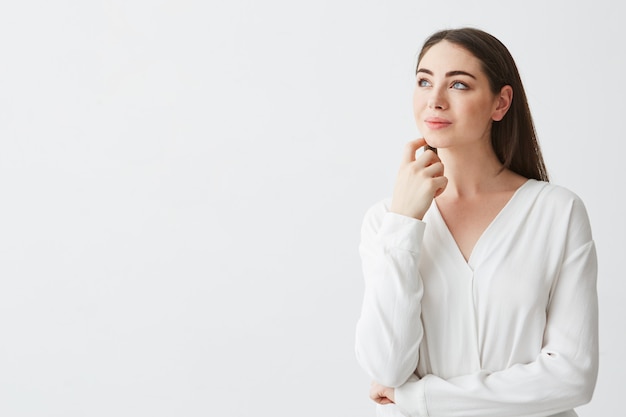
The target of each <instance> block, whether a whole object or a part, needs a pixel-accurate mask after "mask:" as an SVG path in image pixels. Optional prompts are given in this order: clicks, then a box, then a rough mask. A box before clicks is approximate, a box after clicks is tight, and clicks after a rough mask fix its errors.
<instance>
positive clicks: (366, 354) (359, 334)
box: [356, 139, 447, 387]
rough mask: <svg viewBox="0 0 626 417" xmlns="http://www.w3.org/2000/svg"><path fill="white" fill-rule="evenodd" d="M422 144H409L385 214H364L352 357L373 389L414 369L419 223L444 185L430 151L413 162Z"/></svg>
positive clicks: (395, 382) (380, 209) (380, 210)
mask: <svg viewBox="0 0 626 417" xmlns="http://www.w3.org/2000/svg"><path fill="white" fill-rule="evenodd" d="M425 143H426V142H425V141H424V139H418V140H415V141H412V142H409V143H408V144H407V145H406V147H405V150H404V156H403V159H402V163H401V165H400V170H399V172H398V177H397V179H396V184H395V187H394V193H393V198H392V201H391V205H390V208H389V209H388V208H387V207H386V206H384V205H383V204H379V205H377V206H374V207H373V208H372V209H370V210H369V211H368V213H367V214H366V216H365V219H364V221H363V227H362V229H361V245H360V247H359V250H360V254H361V259H362V263H363V275H364V277H365V294H364V297H363V305H362V309H361V317H360V318H359V321H358V323H357V329H356V356H357V359H358V361H359V363H360V364H361V366H362V367H363V369H365V371H366V372H367V373H368V374H369V375H370V376H371V377H372V378H373V379H374V380H375V381H376V382H378V383H380V384H382V385H384V386H388V387H397V386H400V385H401V384H403V383H404V382H406V380H407V379H408V378H409V376H411V375H412V374H413V372H414V371H415V368H416V367H417V362H418V356H419V345H420V343H421V341H422V335H423V330H422V323H421V319H420V314H421V299H422V294H423V284H422V280H421V278H420V277H419V273H418V262H419V256H420V248H421V243H422V237H423V234H424V227H425V225H424V223H423V222H422V221H421V219H422V218H423V216H424V214H425V213H426V210H428V207H429V206H430V204H431V203H432V200H433V198H434V197H435V196H436V195H438V194H439V193H441V192H442V191H443V189H444V188H445V186H446V184H447V179H446V178H445V177H444V176H443V165H442V164H441V161H440V160H439V158H438V157H437V155H436V154H435V153H434V152H432V151H427V152H424V153H423V154H422V155H420V157H419V158H416V155H415V154H416V152H417V150H418V149H420V148H421V147H422V146H424V144H425Z"/></svg>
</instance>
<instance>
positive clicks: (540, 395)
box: [395, 201, 598, 417]
mask: <svg viewBox="0 0 626 417" xmlns="http://www.w3.org/2000/svg"><path fill="white" fill-rule="evenodd" d="M567 234H568V236H567V241H566V244H565V250H564V254H563V260H562V263H561V267H560V270H559V272H558V275H557V279H556V280H555V282H554V284H553V287H552V289H551V293H550V299H549V303H548V307H547V310H546V325H545V331H544V336H543V343H542V347H541V350H540V352H539V354H538V356H537V357H536V358H535V360H533V361H531V362H530V363H525V364H515V365H512V366H511V367H509V368H507V369H504V370H500V371H495V372H489V371H485V370H482V371H478V372H476V373H473V374H469V375H461V376H456V377H452V378H449V379H444V378H441V377H438V376H435V375H430V374H428V375H425V376H424V377H423V378H421V379H418V378H417V377H416V376H415V375H413V376H412V377H411V379H410V380H409V381H407V382H406V383H405V384H403V385H402V386H401V387H399V388H397V389H396V391H395V398H396V404H397V406H398V407H399V408H400V410H401V411H402V413H403V414H404V415H405V416H410V417H418V416H419V417H426V416H432V417H452V416H459V417H460V416H463V417H471V416H477V417H478V416H480V417H490V416H492V417H501V416H518V417H541V416H550V415H554V414H557V413H560V412H564V411H567V410H571V409H572V408H574V407H577V406H579V405H582V404H585V403H587V402H589V401H590V400H591V397H592V394H593V391H594V388H595V384H596V379H597V372H598V305H597V291H596V279H597V257H596V251H595V245H594V242H593V240H592V238H591V231H590V227H589V224H588V219H587V215H586V212H585V210H584V207H583V206H582V203H581V202H580V201H575V202H574V203H573V207H572V213H571V217H570V220H569V224H568V231H567ZM538 244H540V243H538ZM532 261H533V259H529V262H532Z"/></svg>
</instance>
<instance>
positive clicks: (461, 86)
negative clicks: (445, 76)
mask: <svg viewBox="0 0 626 417" xmlns="http://www.w3.org/2000/svg"><path fill="white" fill-rule="evenodd" d="M452 88H454V89H457V90H467V89H468V88H469V87H468V86H467V85H465V83H462V82H461V81H455V82H453V83H452Z"/></svg>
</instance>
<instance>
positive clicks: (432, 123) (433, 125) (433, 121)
mask: <svg viewBox="0 0 626 417" xmlns="http://www.w3.org/2000/svg"><path fill="white" fill-rule="evenodd" d="M424 123H426V126H428V127H429V128H430V129H443V128H446V127H448V126H450V125H451V124H452V122H451V121H449V120H447V119H444V118H443V117H427V118H426V119H425V120H424Z"/></svg>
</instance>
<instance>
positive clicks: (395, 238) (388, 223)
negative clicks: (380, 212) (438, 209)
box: [378, 212, 426, 252]
mask: <svg viewBox="0 0 626 417" xmlns="http://www.w3.org/2000/svg"><path fill="white" fill-rule="evenodd" d="M425 228H426V223H424V222H423V221H421V220H418V219H414V218H413V217H407V216H403V215H401V214H397V213H392V212H387V213H385V216H384V217H383V222H382V224H381V227H380V230H379V231H378V238H379V239H381V240H382V241H383V243H384V245H385V246H386V247H390V248H396V249H404V250H408V251H410V252H419V249H420V246H421V244H422V238H423V237H424V230H425Z"/></svg>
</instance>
